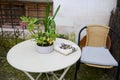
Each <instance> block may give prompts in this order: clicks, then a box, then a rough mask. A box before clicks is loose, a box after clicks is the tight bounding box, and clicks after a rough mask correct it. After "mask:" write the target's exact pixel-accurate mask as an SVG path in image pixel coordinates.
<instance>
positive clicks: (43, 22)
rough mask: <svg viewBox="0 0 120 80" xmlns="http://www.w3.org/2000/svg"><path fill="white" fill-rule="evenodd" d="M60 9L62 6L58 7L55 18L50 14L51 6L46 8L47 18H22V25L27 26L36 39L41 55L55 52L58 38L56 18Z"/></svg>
mask: <svg viewBox="0 0 120 80" xmlns="http://www.w3.org/2000/svg"><path fill="white" fill-rule="evenodd" d="M59 9H60V5H59V6H58V7H57V9H56V11H55V13H54V14H53V16H49V14H50V4H48V5H47V7H46V16H45V18H34V17H26V16H22V17H20V18H21V20H22V22H21V23H20V25H21V26H22V27H23V26H25V25H26V26H27V29H28V30H29V32H30V33H31V34H32V37H34V39H35V41H36V44H37V46H38V51H39V52H40V53H50V52H51V51H53V43H54V41H55V39H56V37H57V34H56V23H55V20H54V18H55V16H56V14H57V13H58V11H59Z"/></svg>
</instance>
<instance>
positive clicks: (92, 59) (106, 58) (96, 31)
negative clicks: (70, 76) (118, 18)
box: [74, 25, 120, 80]
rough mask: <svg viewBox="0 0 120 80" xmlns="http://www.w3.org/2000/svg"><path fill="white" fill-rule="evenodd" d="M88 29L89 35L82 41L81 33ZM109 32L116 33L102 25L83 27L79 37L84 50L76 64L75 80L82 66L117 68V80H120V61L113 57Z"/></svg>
mask: <svg viewBox="0 0 120 80" xmlns="http://www.w3.org/2000/svg"><path fill="white" fill-rule="evenodd" d="M84 29H86V33H87V35H86V36H85V37H84V38H83V39H82V40H81V39H80V36H81V32H82V31H83V30H84ZM109 30H110V31H112V32H113V33H115V35H116V36H117V37H119V36H118V35H117V34H116V32H114V31H113V30H112V29H111V28H109V27H107V26H102V25H89V26H85V27H83V28H82V29H81V30H80V32H79V36H78V45H79V47H80V48H81V49H82V53H81V58H80V59H79V60H78V61H77V63H76V70H75V76H74V80H77V73H78V70H79V68H80V64H81V63H84V64H87V65H88V66H92V67H98V68H114V67H115V68H117V75H116V80H119V72H120V61H116V60H115V58H114V57H113V56H112V55H111V53H110V51H109V49H110V46H111V41H110V37H109V36H108V33H109ZM80 40H81V41H80Z"/></svg>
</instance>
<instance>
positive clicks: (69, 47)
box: [60, 43, 75, 51]
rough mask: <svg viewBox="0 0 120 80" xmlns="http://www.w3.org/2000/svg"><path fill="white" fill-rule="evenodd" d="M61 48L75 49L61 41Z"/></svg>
mask: <svg viewBox="0 0 120 80" xmlns="http://www.w3.org/2000/svg"><path fill="white" fill-rule="evenodd" d="M60 48H61V49H65V50H66V49H72V51H75V48H74V47H73V46H71V45H69V44H65V43H61V46H60Z"/></svg>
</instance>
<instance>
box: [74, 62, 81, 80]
mask: <svg viewBox="0 0 120 80" xmlns="http://www.w3.org/2000/svg"><path fill="white" fill-rule="evenodd" d="M79 67H80V60H78V61H77V63H76V69H75V75H74V80H77V73H78V71H79Z"/></svg>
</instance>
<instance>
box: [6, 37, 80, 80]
mask: <svg viewBox="0 0 120 80" xmlns="http://www.w3.org/2000/svg"><path fill="white" fill-rule="evenodd" d="M61 43H68V44H71V45H74V46H75V47H76V49H77V51H75V52H73V53H72V54H69V55H67V56H65V55H63V54H61V53H59V52H57V51H55V50H54V51H53V52H51V53H49V54H40V53H38V51H37V48H36V47H37V46H36V43H35V41H34V40H33V39H31V40H26V41H23V42H21V43H19V44H17V45H15V46H14V47H12V48H11V49H10V50H9V52H8V54H7V61H8V62H9V64H10V65H12V66H13V67H14V68H16V69H18V70H21V71H23V72H25V74H27V76H28V77H29V78H30V79H31V80H37V79H38V78H36V79H34V78H33V77H32V76H31V75H30V74H29V73H28V72H34V73H48V72H54V71H58V70H61V69H66V71H65V72H63V73H66V72H67V71H68V70H69V67H70V66H72V65H73V64H74V63H76V61H77V60H78V59H79V58H80V56H81V50H80V48H79V47H78V46H77V45H76V44H75V43H73V42H71V41H69V40H65V39H61V38H57V39H56V41H55V43H54V46H56V45H58V44H61ZM40 75H41V74H40ZM53 75H54V76H55V77H56V75H55V74H54V73H53ZM64 75H65V74H64ZM64 75H62V76H61V77H60V78H58V79H59V80H62V78H63V76H64ZM56 78H57V77H56Z"/></svg>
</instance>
